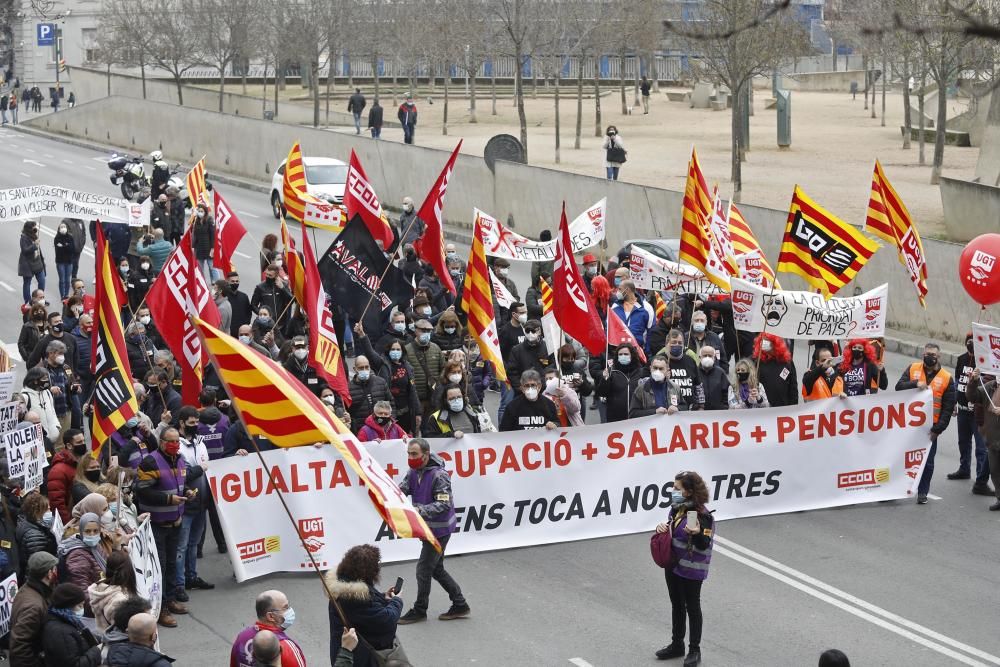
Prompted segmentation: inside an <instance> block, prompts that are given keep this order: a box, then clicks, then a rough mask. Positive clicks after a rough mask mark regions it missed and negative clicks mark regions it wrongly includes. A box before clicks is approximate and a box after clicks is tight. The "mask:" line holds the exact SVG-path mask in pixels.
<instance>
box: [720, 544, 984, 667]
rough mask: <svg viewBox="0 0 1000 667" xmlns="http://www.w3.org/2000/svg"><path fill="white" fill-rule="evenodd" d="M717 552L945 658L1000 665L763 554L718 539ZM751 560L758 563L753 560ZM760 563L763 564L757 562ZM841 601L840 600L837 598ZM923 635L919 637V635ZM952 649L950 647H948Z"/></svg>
mask: <svg viewBox="0 0 1000 667" xmlns="http://www.w3.org/2000/svg"><path fill="white" fill-rule="evenodd" d="M715 550H716V551H718V552H719V553H721V554H722V555H724V556H727V557H729V558H732V559H733V560H735V561H737V562H739V563H743V564H744V565H746V566H747V567H750V568H753V569H754V570H757V571H758V572H761V573H762V574H766V575H767V576H769V577H771V578H773V579H777V580H778V581H781V582H783V583H786V584H788V585H789V586H791V587H793V588H796V589H798V590H800V591H802V592H803V593H806V594H807V595H811V596H812V597H814V598H817V599H819V600H822V601H823V602H827V603H828V604H831V605H833V606H834V607H837V608H839V609H841V610H843V611H846V612H847V613H849V614H853V615H854V616H857V617H858V618H861V619H863V620H866V621H868V622H869V623H872V624H873V625H877V626H879V627H881V628H883V629H885V630H888V631H889V632H893V633H895V634H897V635H900V636H901V637H905V638H906V639H909V640H911V641H913V642H915V643H917V644H920V645H921V646H925V647H927V648H929V649H931V650H933V651H937V652H938V653H941V654H942V655H946V656H948V657H950V658H952V659H954V660H956V661H958V662H961V663H962V664H965V665H971V666H973V667H988V666H989V665H996V664H1000V657H998V656H995V655H992V654H990V653H987V652H985V651H981V650H979V649H977V648H975V647H973V646H969V645H968V644H964V643H962V642H960V641H958V640H956V639H952V638H951V637H947V636H945V635H942V634H941V633H939V632H936V631H934V630H931V629H930V628H928V627H925V626H923V625H920V624H918V623H915V622H913V621H911V620H909V619H906V618H903V617H902V616H899V615H898V614H894V613H892V612H891V611H888V610H886V609H883V608H881V607H878V606H876V605H874V604H872V603H870V602H866V601H865V600H862V599H861V598H858V597H856V596H854V595H851V594H850V593H847V592H846V591H842V590H840V589H839V588H836V587H834V586H831V585H829V584H827V583H824V582H822V581H820V580H818V579H815V578H814V577H811V576H809V575H808V574H805V573H804V572H800V571H798V570H796V569H794V568H791V567H789V566H787V565H784V564H782V563H779V562H778V561H776V560H773V559H771V558H768V557H767V556H765V555H763V554H759V553H757V552H756V551H753V550H751V549H748V548H746V547H744V546H741V545H739V544H736V543H735V542H732V541H731V540H727V539H726V538H723V537H716V538H715ZM751 558H753V559H756V560H751ZM757 561H760V562H757ZM793 577H794V578H793ZM838 598H839V599H838ZM917 633H920V634H917ZM949 647H950V648H949ZM958 651H962V652H964V653H968V654H969V655H971V656H975V657H976V658H980V659H982V660H985V661H986V662H979V661H978V660H974V659H973V658H970V657H969V656H966V655H963V654H962V653H959V652H958Z"/></svg>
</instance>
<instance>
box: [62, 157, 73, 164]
mask: <svg viewBox="0 0 1000 667" xmlns="http://www.w3.org/2000/svg"><path fill="white" fill-rule="evenodd" d="M63 162H64V163H65V164H73V161H72V160H67V159H66V158H63Z"/></svg>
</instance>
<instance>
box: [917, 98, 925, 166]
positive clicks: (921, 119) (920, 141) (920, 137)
mask: <svg viewBox="0 0 1000 667" xmlns="http://www.w3.org/2000/svg"><path fill="white" fill-rule="evenodd" d="M925 121H926V117H925V116H924V84H923V82H921V85H920V92H919V93H917V147H918V150H917V157H918V161H919V163H920V164H927V159H926V158H925V157H924V145H925V144H926V143H927V142H926V140H925V138H924V131H925V130H926V129H927V123H926V122H925Z"/></svg>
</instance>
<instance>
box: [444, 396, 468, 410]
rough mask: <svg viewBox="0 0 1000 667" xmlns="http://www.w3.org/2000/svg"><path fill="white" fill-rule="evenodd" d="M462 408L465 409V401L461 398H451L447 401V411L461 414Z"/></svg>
mask: <svg viewBox="0 0 1000 667" xmlns="http://www.w3.org/2000/svg"><path fill="white" fill-rule="evenodd" d="M463 407H465V401H464V400H462V399H461V398H453V399H451V400H449V401H448V409H449V410H451V411H452V412H461V411H462V408H463Z"/></svg>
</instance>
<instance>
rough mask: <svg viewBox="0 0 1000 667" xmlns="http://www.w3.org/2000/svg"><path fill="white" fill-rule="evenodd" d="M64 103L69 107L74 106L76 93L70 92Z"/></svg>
mask: <svg viewBox="0 0 1000 667" xmlns="http://www.w3.org/2000/svg"><path fill="white" fill-rule="evenodd" d="M66 104H67V105H68V106H69V108H70V109H72V108H73V107H75V106H76V93H70V94H69V98H68V99H67V100H66Z"/></svg>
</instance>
